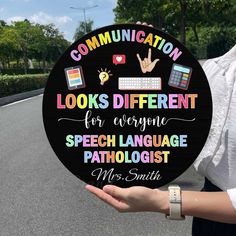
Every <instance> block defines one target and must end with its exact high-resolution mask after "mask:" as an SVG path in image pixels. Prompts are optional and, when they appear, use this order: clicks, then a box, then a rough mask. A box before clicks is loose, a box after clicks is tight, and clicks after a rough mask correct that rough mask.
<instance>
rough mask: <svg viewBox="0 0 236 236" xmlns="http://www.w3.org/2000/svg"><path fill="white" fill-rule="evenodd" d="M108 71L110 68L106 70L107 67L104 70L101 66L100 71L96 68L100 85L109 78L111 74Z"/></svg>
mask: <svg viewBox="0 0 236 236" xmlns="http://www.w3.org/2000/svg"><path fill="white" fill-rule="evenodd" d="M110 72H111V71H110V70H109V71H107V68H105V69H104V70H103V69H102V68H101V71H99V70H98V73H99V79H100V81H101V82H100V84H101V85H104V83H105V82H107V81H108V80H109V79H110V76H112V74H110Z"/></svg>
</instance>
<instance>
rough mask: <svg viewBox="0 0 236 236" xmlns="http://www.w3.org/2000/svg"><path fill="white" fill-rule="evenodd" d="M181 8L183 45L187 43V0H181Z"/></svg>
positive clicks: (181, 37)
mask: <svg viewBox="0 0 236 236" xmlns="http://www.w3.org/2000/svg"><path fill="white" fill-rule="evenodd" d="M179 3H180V9H181V21H180V41H181V43H182V44H183V45H186V29H185V27H186V12H187V2H186V0H179Z"/></svg>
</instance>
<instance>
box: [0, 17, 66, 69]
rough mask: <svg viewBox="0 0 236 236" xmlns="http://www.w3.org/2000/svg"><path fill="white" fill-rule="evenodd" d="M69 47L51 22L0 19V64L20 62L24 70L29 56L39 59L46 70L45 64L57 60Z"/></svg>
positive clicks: (7, 64) (8, 64)
mask: <svg viewBox="0 0 236 236" xmlns="http://www.w3.org/2000/svg"><path fill="white" fill-rule="evenodd" d="M68 46H69V42H68V41H67V40H65V39H64V37H63V35H62V34H61V33H60V32H59V30H58V29H57V28H56V27H55V26H54V25H53V24H49V25H40V24H33V23H31V22H29V21H28V20H24V21H20V22H13V23H12V24H11V25H7V24H6V23H5V22H4V21H0V66H1V65H2V68H6V67H8V68H9V67H10V62H11V61H12V60H15V61H17V67H19V65H20V64H19V62H20V61H23V66H24V70H25V73H27V70H28V68H29V59H36V60H37V61H39V62H40V61H41V62H42V68H43V70H44V71H45V70H46V63H50V62H52V61H56V59H57V58H58V57H59V56H60V55H61V54H62V52H63V51H64V50H65V49H66V48H67V47H68Z"/></svg>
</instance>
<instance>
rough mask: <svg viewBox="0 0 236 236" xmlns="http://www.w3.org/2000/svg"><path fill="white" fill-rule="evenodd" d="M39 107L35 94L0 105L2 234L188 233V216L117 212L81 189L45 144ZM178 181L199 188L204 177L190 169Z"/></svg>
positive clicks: (135, 235) (183, 184)
mask: <svg viewBox="0 0 236 236" xmlns="http://www.w3.org/2000/svg"><path fill="white" fill-rule="evenodd" d="M41 106H42V97H40V96H39V97H35V98H33V99H30V100H27V101H24V102H21V103H18V104H14V105H11V106H7V107H0V235H1V236H8V235H9V236H15V235H17V236H18V235H20V236H28V235H29V236H34V235H40V236H41V235H42V236H46V235H55V236H60V235H63V236H74V235H78V236H80V235H81V236H100V235H101V236H104V235H108V236H110V235H115V236H120V235H121V236H127V235H129V236H133V235H134V236H138V235H140V236H141V235H145V236H148V235H150V236H152V235H153V236H154V235H155V236H162V235H163V236H174V235H181V236H185V235H191V221H192V219H191V218H190V217H188V218H187V220H186V221H182V222H170V221H168V220H166V219H164V216H163V215H160V214H158V213H135V214H127V213H126V214H120V213H117V212H116V211H115V210H113V209H111V208H110V207H109V206H107V205H105V204H104V203H102V202H101V201H98V200H97V199H96V198H95V197H94V196H92V195H90V194H89V193H88V192H87V191H85V190H84V183H82V182H81V181H79V180H78V179H77V178H76V177H74V176H73V175H72V174H71V173H70V172H69V171H68V170H67V169H66V168H65V167H64V166H62V164H61V163H60V161H59V160H58V159H57V157H56V156H55V154H54V153H53V151H52V149H51V147H50V146H49V143H48V141H47V138H46V135H45V132H44V129H43V124H42V114H41ZM178 182H179V183H180V185H182V186H183V187H184V188H185V189H200V187H201V184H202V178H201V177H200V176H198V175H197V174H196V173H195V172H194V171H193V169H192V168H190V170H189V171H187V172H186V173H185V174H184V175H182V176H181V177H180V178H179V180H178Z"/></svg>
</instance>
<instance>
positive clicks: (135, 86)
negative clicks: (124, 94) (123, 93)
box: [118, 77, 162, 90]
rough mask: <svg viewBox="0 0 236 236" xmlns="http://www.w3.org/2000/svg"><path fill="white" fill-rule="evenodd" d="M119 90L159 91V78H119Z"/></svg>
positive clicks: (160, 84)
mask: <svg viewBox="0 0 236 236" xmlns="http://www.w3.org/2000/svg"><path fill="white" fill-rule="evenodd" d="M118 87H119V90H161V87H162V83H161V78H160V77H119V84H118Z"/></svg>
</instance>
